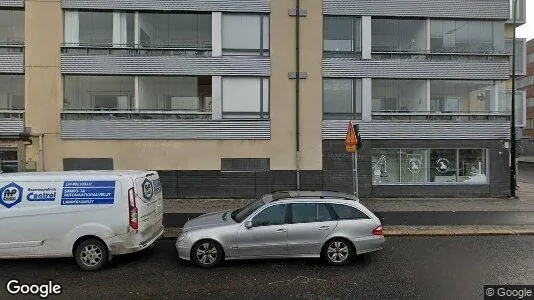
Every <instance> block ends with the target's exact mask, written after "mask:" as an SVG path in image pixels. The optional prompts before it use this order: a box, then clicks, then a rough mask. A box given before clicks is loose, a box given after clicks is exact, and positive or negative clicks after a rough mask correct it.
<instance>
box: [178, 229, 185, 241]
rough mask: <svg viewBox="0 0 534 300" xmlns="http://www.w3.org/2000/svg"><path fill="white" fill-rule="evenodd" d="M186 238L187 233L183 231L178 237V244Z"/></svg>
mask: <svg viewBox="0 0 534 300" xmlns="http://www.w3.org/2000/svg"><path fill="white" fill-rule="evenodd" d="M186 236H187V231H184V232H182V233H181V234H180V235H179V236H178V242H182V241H183V240H184V239H185V237H186Z"/></svg>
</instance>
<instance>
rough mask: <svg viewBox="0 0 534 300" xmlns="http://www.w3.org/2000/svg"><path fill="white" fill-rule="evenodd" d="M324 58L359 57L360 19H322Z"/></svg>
mask: <svg viewBox="0 0 534 300" xmlns="http://www.w3.org/2000/svg"><path fill="white" fill-rule="evenodd" d="M323 27H324V28H323V31H324V33H323V39H324V40H323V50H324V54H325V56H359V55H360V53H361V41H362V39H361V19H360V18H355V17H333V16H325V17H324V18H323Z"/></svg>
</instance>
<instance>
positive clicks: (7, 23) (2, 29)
mask: <svg viewBox="0 0 534 300" xmlns="http://www.w3.org/2000/svg"><path fill="white" fill-rule="evenodd" d="M2 44H8V45H21V44H24V10H11V9H9V10H8V9H0V45H2Z"/></svg>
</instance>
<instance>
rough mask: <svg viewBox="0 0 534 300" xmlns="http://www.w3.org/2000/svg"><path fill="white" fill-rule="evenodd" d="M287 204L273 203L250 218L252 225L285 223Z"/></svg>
mask: <svg viewBox="0 0 534 300" xmlns="http://www.w3.org/2000/svg"><path fill="white" fill-rule="evenodd" d="M286 211H287V205H285V204H281V205H273V206H270V207H267V208H266V209H264V210H262V211H261V212H260V213H258V214H257V215H256V216H254V218H252V226H254V227H257V226H271V225H282V224H285V223H286Z"/></svg>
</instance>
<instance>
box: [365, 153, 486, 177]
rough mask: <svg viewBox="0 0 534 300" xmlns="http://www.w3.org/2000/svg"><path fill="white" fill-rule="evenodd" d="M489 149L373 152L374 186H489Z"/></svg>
mask: <svg viewBox="0 0 534 300" xmlns="http://www.w3.org/2000/svg"><path fill="white" fill-rule="evenodd" d="M486 153H487V150H486V149H373V151H372V176H373V184H375V185H376V184H450V183H462V184H487V183H488V177H487V157H486Z"/></svg>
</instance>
